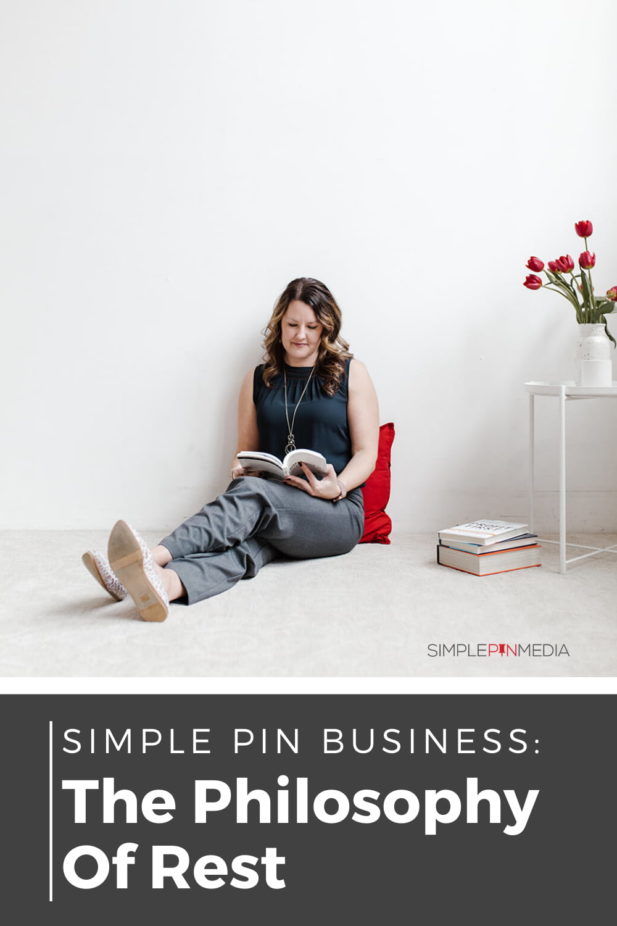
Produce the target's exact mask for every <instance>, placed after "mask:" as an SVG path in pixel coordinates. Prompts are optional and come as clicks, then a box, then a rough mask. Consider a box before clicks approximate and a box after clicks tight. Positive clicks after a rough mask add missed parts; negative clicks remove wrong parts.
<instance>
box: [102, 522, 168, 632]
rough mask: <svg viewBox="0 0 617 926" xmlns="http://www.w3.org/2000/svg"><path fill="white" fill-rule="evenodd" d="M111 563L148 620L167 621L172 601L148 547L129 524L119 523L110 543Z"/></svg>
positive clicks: (108, 545)
mask: <svg viewBox="0 0 617 926" xmlns="http://www.w3.org/2000/svg"><path fill="white" fill-rule="evenodd" d="M107 555H108V556H109V564H110V566H111V568H112V570H113V571H114V572H115V574H116V575H117V577H118V579H119V581H120V582H122V584H123V585H124V587H125V588H126V590H127V592H128V593H129V595H130V596H131V598H132V599H133V601H134V602H135V607H136V608H137V610H138V611H139V616H140V617H141V619H142V620H144V621H164V620H165V618H166V617H167V615H168V614H169V600H168V598H167V594H166V592H165V589H164V587H163V583H162V582H161V580H160V578H159V577H158V575H157V573H156V567H155V565H154V560H153V559H152V555H151V554H150V551H149V550H148V547H147V546H146V544H145V543H144V541H143V540H142V539H141V537H140V536H139V534H138V533H137V532H136V531H134V530H133V528H132V527H130V526H129V525H128V524H127V523H126V521H117V522H116V524H115V525H114V527H113V529H112V532H111V534H110V535H109V542H108V544H107Z"/></svg>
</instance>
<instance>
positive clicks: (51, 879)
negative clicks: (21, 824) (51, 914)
mask: <svg viewBox="0 0 617 926" xmlns="http://www.w3.org/2000/svg"><path fill="white" fill-rule="evenodd" d="M53 747H54V722H53V720H50V721H49V902H50V903H52V902H53V899H54V788H53V785H54V776H53V772H54V758H53Z"/></svg>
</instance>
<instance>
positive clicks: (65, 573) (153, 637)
mask: <svg viewBox="0 0 617 926" xmlns="http://www.w3.org/2000/svg"><path fill="white" fill-rule="evenodd" d="M145 536H146V539H147V540H148V541H149V542H151V543H154V542H156V541H157V540H158V539H159V535H155V534H146V535H145ZM571 539H577V540H579V542H584V543H592V544H594V543H595V544H597V545H601V546H604V545H607V544H609V543H617V537H616V536H614V535H606V534H604V535H595V536H591V535H586V536H580V535H579V537H578V538H571ZM105 542H106V537H105V534H104V533H103V532H101V531H58V532H49V531H45V532H17V531H15V532H5V533H3V534H1V535H0V550H1V551H2V556H3V561H4V563H5V564H9V571H8V572H6V573H5V576H6V582H5V592H4V594H3V596H2V602H1V604H0V676H453V675H456V676H465V675H470V676H477V675H488V676H517V675H528V676H529V675H534V676H542V675H547V676H548V675H550V676H616V675H617V555H616V554H614V553H612V554H611V553H604V554H602V555H600V556H596V557H592V558H591V559H588V560H583V561H581V562H579V563H576V564H574V565H572V566H571V567H570V568H569V571H568V573H567V575H565V576H562V575H560V574H559V572H558V564H557V547H555V546H553V545H548V546H545V547H544V548H543V562H544V564H543V566H542V567H541V568H539V569H525V570H521V571H518V572H511V573H504V574H501V575H496V576H487V577H484V578H477V577H475V576H469V575H466V574H463V573H460V572H457V571H455V570H452V569H447V568H444V567H440V566H437V565H436V563H435V561H434V560H435V546H434V539H433V537H432V536H428V535H414V536H411V535H404V536H397V537H394V538H393V543H392V544H391V545H390V546H380V545H362V546H359V547H357V548H356V549H355V550H354V551H353V552H352V553H350V554H349V555H347V556H345V557H335V558H332V559H327V560H312V561H304V562H276V563H272V564H270V565H269V566H267V567H266V568H265V569H263V570H262V571H261V573H260V574H259V575H258V576H257V577H256V578H255V579H252V580H248V581H243V582H240V583H238V585H237V586H236V587H235V588H234V589H232V591H230V592H228V593H226V594H224V595H220V596H218V597H216V598H212V599H209V600H207V601H203V602H200V603H198V604H196V605H193V606H192V607H190V608H189V607H186V606H184V605H172V608H171V613H170V615H169V618H168V619H167V621H165V623H162V624H146V623H144V622H142V621H140V620H139V619H137V618H136V615H135V612H134V611H133V608H132V606H131V603H130V602H120V603H117V602H114V601H113V600H112V599H111V598H109V597H108V596H106V595H105V593H104V592H103V591H102V589H101V588H100V587H99V586H98V585H97V584H96V583H95V582H94V580H93V579H92V578H91V577H90V576H89V574H88V573H87V572H86V570H85V569H84V567H83V566H82V564H81V561H80V556H81V553H82V552H83V551H84V550H86V549H93V548H94V549H105ZM576 552H577V551H574V550H571V551H570V553H569V555H575V554H576ZM456 643H463V644H465V643H466V644H469V645H470V647H472V652H475V651H476V648H477V646H478V645H480V644H489V643H493V644H495V643H496V644H500V643H501V644H509V645H510V646H514V644H520V645H521V646H527V644H548V648H547V647H545V648H544V652H545V653H551V652H552V653H553V654H552V655H536V656H530V655H519V656H513V655H508V656H505V655H496V656H490V657H486V656H479V655H467V654H461V655H459V656H458V657H455V656H452V655H446V656H435V657H431V656H430V655H429V646H430V645H431V644H435V645H436V644H444V645H450V644H456ZM564 645H565V647H566V648H567V650H568V653H569V655H565V653H564V654H562V655H560V656H558V655H555V653H557V652H558V651H559V650H560V648H562V647H563V646H564ZM551 648H552V649H551ZM536 652H538V650H536ZM540 652H541V650H540Z"/></svg>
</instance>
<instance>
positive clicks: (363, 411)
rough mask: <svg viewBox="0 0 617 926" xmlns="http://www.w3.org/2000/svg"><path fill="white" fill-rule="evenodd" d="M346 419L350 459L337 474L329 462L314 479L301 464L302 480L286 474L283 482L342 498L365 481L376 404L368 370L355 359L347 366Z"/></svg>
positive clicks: (372, 454)
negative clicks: (325, 469) (349, 440)
mask: <svg viewBox="0 0 617 926" xmlns="http://www.w3.org/2000/svg"><path fill="white" fill-rule="evenodd" d="M348 388H349V393H348V397H347V420H348V421H349V433H350V437H351V459H350V461H349V463H348V464H347V466H346V467H345V468H344V469H343V470H341V472H340V473H338V475H337V474H336V473H335V472H334V467H333V466H332V465H330V466H329V467H328V472H327V473H326V475H325V476H324V477H323V479H317V478H316V477H315V476H314V475H313V473H312V472H311V470H310V469H309V468H308V467H307V466H304V464H302V468H303V470H304V473H305V475H306V479H299V478H298V477H297V476H288V477H287V479H285V482H287V483H289V484H290V485H294V486H296V488H298V489H303V491H304V492H308V494H309V495H315V496H317V497H318V498H326V499H331V500H332V501H334V499H338V498H344V497H345V495H346V494H347V492H349V491H350V490H351V489H355V488H356V486H359V485H362V483H363V482H366V480H367V479H368V477H369V476H370V475H371V473H372V472H373V470H374V469H375V463H376V461H377V444H378V441H379V407H378V404H377V394H376V392H375V387H374V386H373V383H372V380H371V377H370V376H369V374H368V370H367V369H366V367H365V366H364V364H363V363H360V361H359V360H352V361H351V363H350V365H349V387H348Z"/></svg>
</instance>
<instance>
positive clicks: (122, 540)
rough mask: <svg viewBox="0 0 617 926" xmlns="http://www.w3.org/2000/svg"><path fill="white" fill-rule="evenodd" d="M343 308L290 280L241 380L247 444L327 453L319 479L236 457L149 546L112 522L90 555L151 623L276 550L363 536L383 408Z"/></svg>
mask: <svg viewBox="0 0 617 926" xmlns="http://www.w3.org/2000/svg"><path fill="white" fill-rule="evenodd" d="M340 330H341V311H340V309H339V307H338V305H337V304H336V301H335V299H334V297H333V296H332V294H331V292H330V291H329V289H328V288H327V287H326V286H325V285H324V284H323V283H320V282H319V281H318V280H314V279H311V278H309V277H301V278H299V279H297V280H292V282H291V283H289V285H288V286H287V288H286V289H285V291H284V292H283V293H282V295H281V297H280V298H279V300H278V302H277V303H276V306H275V308H274V311H273V313H272V317H271V318H270V321H269V323H268V327H267V329H266V337H265V341H264V347H265V363H264V364H261V365H260V366H258V367H256V368H255V370H254V371H253V370H251V371H250V372H249V373H248V374H247V376H246V377H245V379H244V382H243V384H242V388H241V391H240V399H239V404H238V441H237V450H236V454H237V453H238V452H240V451H241V450H253V451H254V450H259V451H264V452H266V453H270V454H273V455H274V456H277V457H280V458H282V457H283V456H285V454H286V453H287V452H289V451H290V450H292V449H295V448H296V447H298V448H309V449H311V450H317V451H319V452H320V453H322V454H323V456H324V457H325V458H326V460H327V462H328V466H327V471H326V472H325V474H324V475H323V476H322V477H321V478H318V477H317V476H315V475H314V474H313V472H312V471H311V470H310V469H309V468H308V467H307V466H306V465H305V464H301V465H302V469H303V472H304V477H300V476H291V475H290V476H287V477H286V478H284V479H283V481H274V480H272V479H269V478H262V477H261V476H258V475H249V474H248V473H247V471H246V470H245V469H244V468H243V467H242V464H241V463H240V462H239V460H238V458H237V456H236V457H235V458H234V460H233V463H232V469H231V477H232V481H231V482H230V484H229V486H228V487H227V489H226V490H225V492H223V494H222V495H219V496H218V498H216V499H215V500H214V501H213V502H210V503H209V504H207V505H205V506H204V507H203V508H202V509H201V510H200V511H198V512H197V514H195V515H193V516H192V517H191V518H189V519H188V520H187V521H185V522H184V523H183V524H181V525H180V526H179V527H178V528H176V530H175V531H173V532H172V533H171V534H169V535H168V536H167V537H165V538H164V539H163V540H161V542H160V543H159V544H158V546H156V547H154V549H153V550H152V551H149V550H148V548H147V546H146V544H145V543H144V542H143V540H142V539H141V538H140V537H139V535H138V534H136V533H135V531H134V530H133V529H132V528H131V527H129V525H128V524H127V523H126V522H125V521H118V522H117V524H116V525H115V526H114V528H113V530H112V532H111V534H110V537H109V544H108V560H106V559H105V557H104V556H103V555H102V554H100V553H95V552H88V553H85V554H84V556H83V557H82V559H83V561H84V563H85V565H86V566H87V568H88V569H89V570H90V572H91V573H92V574H93V575H94V577H95V578H96V579H97V581H99V582H100V584H101V585H103V587H104V588H106V589H107V591H108V592H109V593H110V594H111V595H112V596H113V597H114V598H116V599H121V598H124V597H125V596H126V594H127V592H128V594H130V595H131V597H132V598H133V601H134V602H135V606H136V608H137V610H138V612H139V614H140V616H141V617H142V618H143V619H144V620H147V621H161V620H164V619H165V618H166V617H167V614H168V610H169V607H168V605H169V602H170V601H176V600H178V599H184V600H185V601H186V602H187V603H188V604H192V603H193V602H196V601H200V600H201V599H203V598H209V597H211V596H213V595H218V594H219V593H220V592H223V591H225V590H226V589H228V588H231V587H232V585H234V584H235V583H236V582H237V581H238V580H239V579H244V578H252V577H253V576H255V575H256V573H257V572H258V571H259V569H260V568H261V567H262V566H263V565H265V564H266V563H268V562H270V560H272V559H273V558H274V557H275V556H276V555H277V554H283V555H284V556H289V557H292V558H297V559H305V558H312V557H320V556H337V555H339V554H341V553H347V552H349V550H351V549H352V548H353V547H354V546H355V545H356V544H357V542H358V541H359V539H360V537H361V536H362V532H363V524H364V510H363V504H362V491H361V489H360V486H361V485H362V484H363V483H364V482H365V481H366V480H367V479H368V477H369V476H370V474H371V472H372V471H373V468H374V466H375V460H376V458H377V442H378V433H379V425H378V420H379V418H378V408H377V397H376V395H375V390H374V388H373V384H372V382H371V379H370V377H369V375H368V372H367V370H366V368H365V367H364V365H363V364H362V363H360V362H359V361H358V360H355V359H353V357H352V354H350V353H349V351H348V346H349V345H348V344H347V343H346V341H344V340H343V338H342V337H341V335H340Z"/></svg>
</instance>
